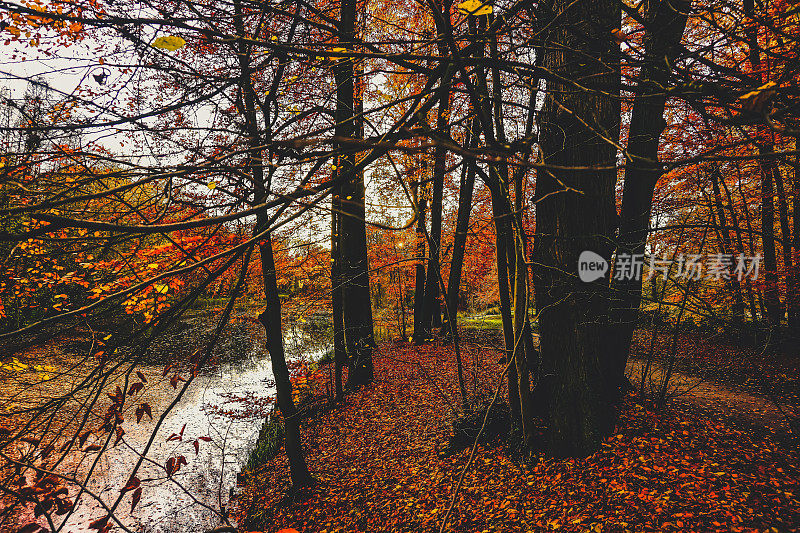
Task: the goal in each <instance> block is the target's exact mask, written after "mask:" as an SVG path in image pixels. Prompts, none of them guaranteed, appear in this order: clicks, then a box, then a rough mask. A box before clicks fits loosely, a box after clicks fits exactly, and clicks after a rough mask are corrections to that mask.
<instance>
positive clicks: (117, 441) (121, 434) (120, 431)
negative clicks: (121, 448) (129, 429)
mask: <svg viewBox="0 0 800 533" xmlns="http://www.w3.org/2000/svg"><path fill="white" fill-rule="evenodd" d="M124 434H125V430H124V429H122V428H121V427H118V428H117V440H115V441H114V446H116V445H117V444H119V441H121V440H122V436H123V435H124Z"/></svg>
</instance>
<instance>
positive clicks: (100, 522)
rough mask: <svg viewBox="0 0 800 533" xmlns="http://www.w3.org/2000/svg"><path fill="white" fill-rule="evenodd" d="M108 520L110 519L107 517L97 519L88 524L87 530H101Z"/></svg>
mask: <svg viewBox="0 0 800 533" xmlns="http://www.w3.org/2000/svg"><path fill="white" fill-rule="evenodd" d="M109 518H110V517H108V516H104V517H103V518H98V519H97V520H94V521H93V522H90V523H89V529H103V528H104V527H106V524H107V523H108V519H109Z"/></svg>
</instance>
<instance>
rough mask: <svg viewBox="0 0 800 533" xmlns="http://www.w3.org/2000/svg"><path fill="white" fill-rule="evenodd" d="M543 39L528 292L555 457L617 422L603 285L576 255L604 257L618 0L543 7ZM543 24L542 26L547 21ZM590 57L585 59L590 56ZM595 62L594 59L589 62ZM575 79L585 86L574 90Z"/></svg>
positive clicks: (612, 170) (611, 217) (612, 173)
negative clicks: (581, 274)
mask: <svg viewBox="0 0 800 533" xmlns="http://www.w3.org/2000/svg"><path fill="white" fill-rule="evenodd" d="M549 8H550V11H551V13H552V17H553V18H552V19H551V20H552V21H553V24H552V25H551V26H549V28H550V32H549V34H548V35H544V36H543V38H544V39H545V40H546V41H547V42H548V43H549V44H550V46H548V47H547V48H546V49H545V50H544V52H543V53H544V56H543V67H544V68H545V69H547V71H548V72H550V73H552V76H551V77H549V78H548V80H547V98H546V100H545V105H544V108H543V110H542V114H541V117H540V132H541V133H540V147H541V152H542V156H543V162H544V164H545V165H554V166H553V167H550V168H546V169H543V170H540V171H539V172H538V174H537V183H536V194H535V197H534V200H535V201H536V202H537V207H536V235H535V241H534V245H535V246H534V286H535V294H536V308H537V311H538V313H539V340H540V354H541V363H542V375H543V379H542V381H541V383H540V384H539V387H544V391H543V392H544V398H545V399H546V401H547V405H546V409H545V412H546V413H547V416H548V426H549V427H548V437H547V439H548V443H549V446H550V450H551V452H552V453H553V454H554V455H558V456H576V455H586V454H589V453H592V452H593V451H594V450H595V449H596V448H597V447H598V446H599V444H600V441H601V440H602V438H603V437H604V436H605V435H607V434H608V433H609V432H610V431H611V429H612V427H613V420H614V418H615V417H614V411H615V409H614V407H615V405H614V404H615V401H614V400H615V398H614V395H613V394H612V393H611V388H612V385H615V383H609V382H608V381H607V380H606V372H605V367H606V365H605V364H604V363H605V358H606V353H605V351H604V349H603V344H602V341H603V340H604V335H603V334H604V333H605V328H606V324H607V322H608V311H609V290H608V289H609V287H608V281H607V279H604V278H601V279H599V280H596V281H594V282H591V283H583V282H581V281H579V280H578V257H579V255H580V253H581V251H583V250H591V251H593V252H595V253H597V254H599V255H600V256H601V257H602V258H604V259H605V260H606V261H608V260H610V258H611V254H612V252H613V248H612V246H611V242H612V239H613V233H614V227H615V226H616V224H615V219H616V208H615V202H614V186H615V182H616V152H617V148H616V146H615V144H616V143H617V142H618V139H619V124H620V122H619V121H620V103H619V80H620V75H621V72H620V63H619V46H618V45H617V44H616V41H614V40H613V31H614V30H617V31H619V27H620V20H621V12H620V4H619V2H616V1H613V0H600V1H595V2H571V1H569V0H554V1H552V2H550V3H549ZM548 22H549V21H548V20H545V21H544V24H547V23H548ZM589 58H592V59H589ZM595 58H596V59H595ZM570 82H574V83H576V84H579V85H580V86H581V87H583V88H585V89H580V90H579V89H576V87H575V85H573V83H570Z"/></svg>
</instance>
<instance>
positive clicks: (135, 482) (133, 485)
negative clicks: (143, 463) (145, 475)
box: [120, 476, 142, 492]
mask: <svg viewBox="0 0 800 533" xmlns="http://www.w3.org/2000/svg"><path fill="white" fill-rule="evenodd" d="M141 484H142V482H141V481H139V478H138V477H136V476H134V477H132V478H131V479H130V480H128V484H127V485H125V486H124V487H122V489H120V492H128V491H129V490H133V489H138V488H139V486H140V485H141Z"/></svg>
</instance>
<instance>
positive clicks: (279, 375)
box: [258, 225, 314, 487]
mask: <svg viewBox="0 0 800 533" xmlns="http://www.w3.org/2000/svg"><path fill="white" fill-rule="evenodd" d="M259 227H260V225H259ZM259 251H260V253H261V271H262V273H263V276H264V296H265V299H266V304H267V308H266V310H265V311H264V312H263V313H261V314H260V315H259V316H258V319H259V321H260V322H261V324H262V325H263V326H264V330H265V331H266V337H267V349H268V350H269V357H270V361H271V362H272V374H273V376H274V377H275V388H276V389H277V396H278V408H279V409H280V410H281V414H283V423H284V426H285V428H286V455H287V456H288V458H289V471H290V473H291V476H292V485H294V486H295V487H304V486H308V485H311V484H313V482H314V478H312V477H311V474H310V473H309V472H308V467H307V466H306V461H305V458H304V457H303V448H302V443H301V441H300V419H299V418H298V416H297V410H296V409H295V406H294V400H293V399H292V383H291V381H290V379H289V368H288V366H287V365H286V354H285V353H284V351H283V335H282V332H281V302H280V297H279V296H278V284H277V281H276V274H275V258H274V256H273V253H272V238H271V236H270V234H269V233H268V234H267V236H266V238H265V239H264V240H263V241H261V243H260V245H259Z"/></svg>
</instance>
